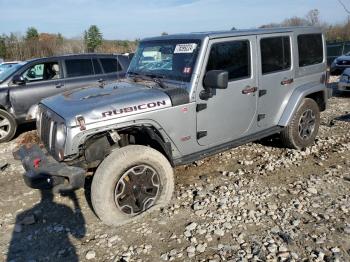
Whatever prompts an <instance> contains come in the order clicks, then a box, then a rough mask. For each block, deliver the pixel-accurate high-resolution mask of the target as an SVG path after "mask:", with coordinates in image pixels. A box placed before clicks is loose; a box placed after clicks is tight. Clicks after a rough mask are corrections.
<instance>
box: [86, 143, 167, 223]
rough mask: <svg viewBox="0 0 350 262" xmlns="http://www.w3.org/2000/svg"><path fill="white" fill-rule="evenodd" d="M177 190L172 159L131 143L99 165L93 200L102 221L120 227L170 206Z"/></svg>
mask: <svg viewBox="0 0 350 262" xmlns="http://www.w3.org/2000/svg"><path fill="white" fill-rule="evenodd" d="M173 190H174V176H173V169H172V167H171V165H170V163H169V161H168V160H167V159H166V158H165V157H164V156H163V155H162V154H161V153H160V152H158V151H156V150H154V149H153V148H150V147H146V146H139V145H131V146H126V147H123V148H120V149H117V150H116V151H114V152H112V153H111V154H110V155H109V156H108V157H107V158H106V159H105V160H104V161H103V162H102V163H101V165H100V166H99V167H98V169H97V171H96V173H95V175H94V178H93V180H92V185H91V202H92V205H93V208H94V210H95V212H96V214H97V216H98V217H99V218H100V219H101V220H102V222H104V223H105V224H107V225H110V226H120V225H122V224H125V223H128V222H131V221H134V220H136V219H138V218H140V217H142V216H144V215H145V214H148V213H150V212H152V211H153V210H155V209H157V208H160V207H164V206H166V205H167V204H168V203H169V201H170V199H171V197H172V193H173Z"/></svg>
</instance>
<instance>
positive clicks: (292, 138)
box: [281, 98, 320, 149]
mask: <svg viewBox="0 0 350 262" xmlns="http://www.w3.org/2000/svg"><path fill="white" fill-rule="evenodd" d="M319 126H320V109H319V107H318V105H317V103H316V102H315V100H313V99H310V98H305V99H304V100H303V102H302V103H301V105H300V106H299V108H298V110H297V112H296V113H295V115H294V116H293V118H292V121H291V123H290V124H289V125H288V126H287V127H286V128H285V129H284V130H283V131H282V132H281V140H282V143H283V144H284V145H285V146H286V147H289V148H293V149H303V148H305V147H308V146H311V145H312V144H313V143H314V141H315V137H316V135H317V133H318V128H319Z"/></svg>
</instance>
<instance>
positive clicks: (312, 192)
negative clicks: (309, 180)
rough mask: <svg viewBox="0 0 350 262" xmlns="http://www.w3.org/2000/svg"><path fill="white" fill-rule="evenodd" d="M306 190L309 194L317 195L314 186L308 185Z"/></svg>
mask: <svg viewBox="0 0 350 262" xmlns="http://www.w3.org/2000/svg"><path fill="white" fill-rule="evenodd" d="M306 191H307V192H309V193H310V194H313V195H317V189H316V188H314V187H308V188H307V189H306Z"/></svg>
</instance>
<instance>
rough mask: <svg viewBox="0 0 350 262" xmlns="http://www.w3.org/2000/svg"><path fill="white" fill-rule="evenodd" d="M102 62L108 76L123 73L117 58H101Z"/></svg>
mask: <svg viewBox="0 0 350 262" xmlns="http://www.w3.org/2000/svg"><path fill="white" fill-rule="evenodd" d="M100 61H101V64H102V67H103V71H105V73H106V74H108V73H115V72H119V71H121V66H120V65H119V63H118V61H117V59H115V58H101V59H100Z"/></svg>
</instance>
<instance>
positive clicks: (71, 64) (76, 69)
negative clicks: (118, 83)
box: [64, 58, 104, 90]
mask: <svg viewBox="0 0 350 262" xmlns="http://www.w3.org/2000/svg"><path fill="white" fill-rule="evenodd" d="M64 65H65V66H64V72H65V89H66V90H71V89H75V88H80V87H88V86H94V85H98V84H100V83H102V82H103V80H104V79H103V74H102V71H101V68H100V67H99V63H98V60H96V59H91V58H67V59H65V62H64ZM95 71H96V74H95Z"/></svg>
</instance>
